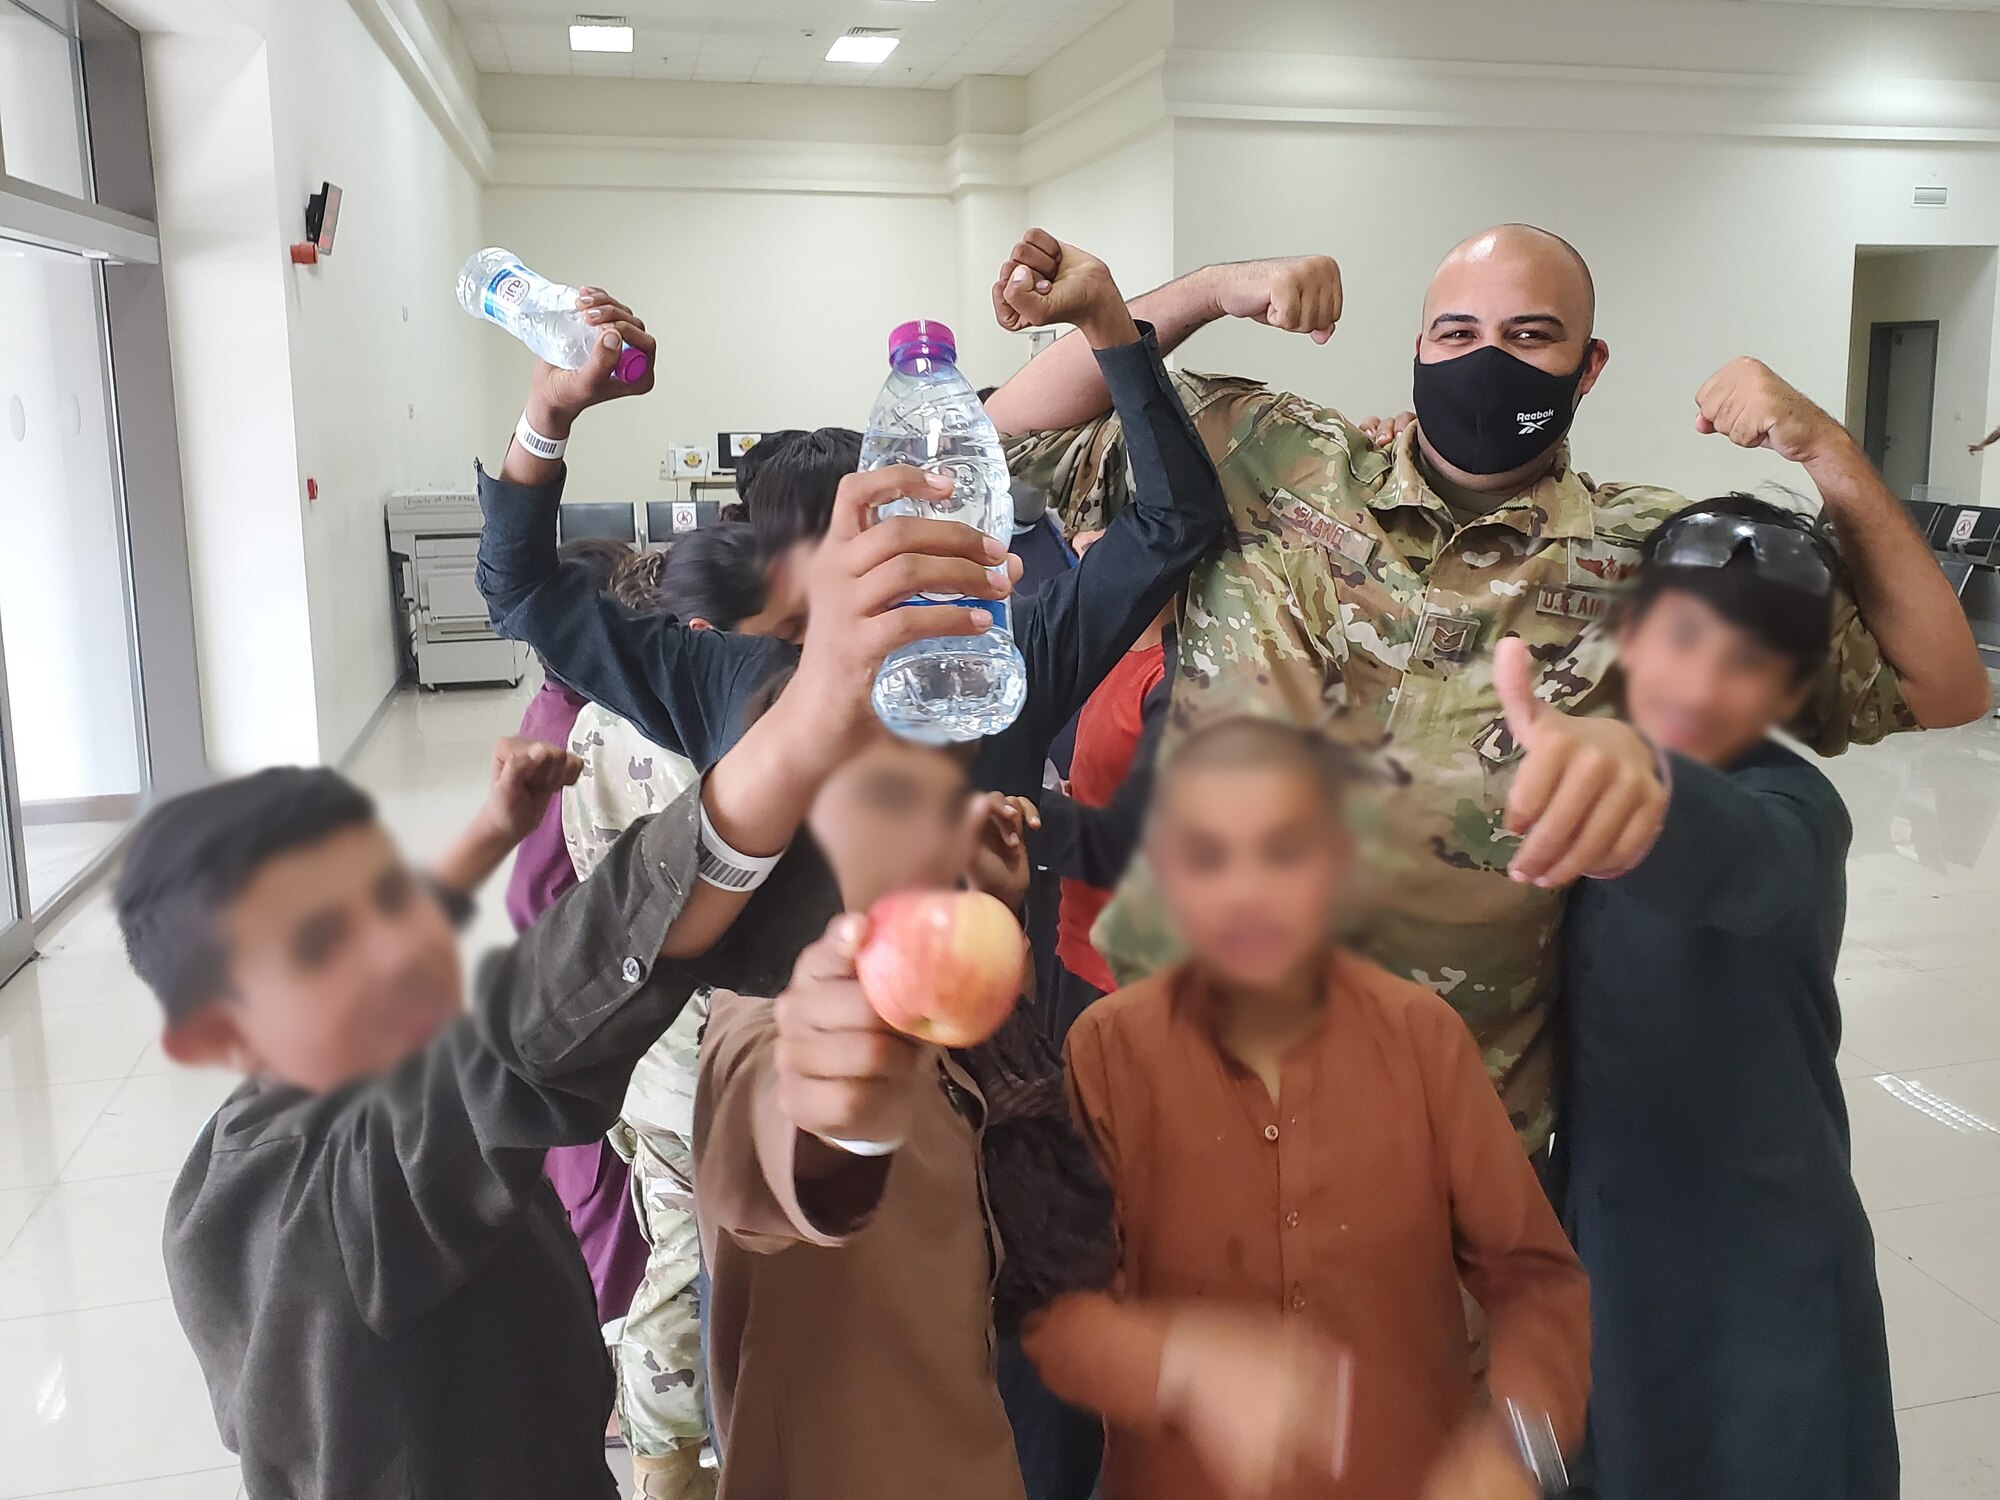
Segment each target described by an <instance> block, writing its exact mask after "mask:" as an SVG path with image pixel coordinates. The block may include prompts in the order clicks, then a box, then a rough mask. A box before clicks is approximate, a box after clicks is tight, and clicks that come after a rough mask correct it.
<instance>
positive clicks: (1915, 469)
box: [1861, 320, 1938, 500]
mask: <svg viewBox="0 0 2000 1500" xmlns="http://www.w3.org/2000/svg"><path fill="white" fill-rule="evenodd" d="M1937 357H1938V325H1937V323H1936V321H1935V320H1932V321H1929V322H1922V323H1876V324H1873V325H1871V327H1870V331H1869V337H1868V399H1867V414H1866V418H1865V420H1864V423H1863V428H1862V438H1861V446H1862V447H1863V448H1864V449H1865V450H1866V451H1867V454H1868V457H1869V459H1870V460H1871V461H1872V462H1873V463H1874V465H1875V467H1876V468H1877V469H1879V470H1881V472H1882V477H1883V479H1884V480H1886V481H1887V482H1888V485H1889V488H1890V489H1891V490H1893V491H1894V492H1895V494H1896V495H1897V497H1898V498H1899V499H1903V500H1908V499H1909V498H1910V497H1911V495H1912V494H1913V493H1914V492H1915V489H1916V486H1918V485H1928V484H1929V483H1930V478H1931V420H1932V412H1933V410H1934V408H1935V403H1936V398H1937Z"/></svg>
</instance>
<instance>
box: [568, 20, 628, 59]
mask: <svg viewBox="0 0 2000 1500" xmlns="http://www.w3.org/2000/svg"><path fill="white" fill-rule="evenodd" d="M569 50H570V51H572V52H630V51H631V50H632V27H631V24H630V23H629V22H628V21H627V20H626V19H625V18H624V17H623V16H578V17H577V18H576V20H575V21H574V22H573V23H572V24H571V26H570V28H569Z"/></svg>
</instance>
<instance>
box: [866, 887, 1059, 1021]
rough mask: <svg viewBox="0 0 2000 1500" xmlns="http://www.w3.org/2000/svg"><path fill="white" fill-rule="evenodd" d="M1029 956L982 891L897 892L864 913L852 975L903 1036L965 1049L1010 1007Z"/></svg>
mask: <svg viewBox="0 0 2000 1500" xmlns="http://www.w3.org/2000/svg"><path fill="white" fill-rule="evenodd" d="M1027 955H1028V944H1027V939H1026V938H1025V937H1023V936H1022V934H1021V924H1020V923H1019V922H1017V921H1016V920H1015V919H1014V914H1013V913H1012V912H1010V911H1009V910H1007V907H1006V905H1005V904H1004V903H1003V902H1000V901H998V900H996V899H994V898H993V897H992V896H989V895H987V894H986V893H985V892H984V891H897V892H894V893H892V894H890V895H887V896H884V897H883V898H882V899H881V900H880V901H877V902H876V903H875V904H874V905H873V906H872V907H870V908H869V910H868V941H867V942H866V943H864V944H863V945H862V947H861V951H860V953H858V954H856V955H855V959H854V970H855V973H856V974H857V975H858V976H859V977H860V980H861V993H862V994H864V995H866V996H867V997H868V1003H869V1004H870V1005H872V1006H874V1007H875V1013H876V1014H877V1015H878V1016H880V1017H881V1018H882V1019H883V1020H884V1021H886V1022H887V1023H888V1024H889V1025H891V1026H893V1027H895V1028H896V1030H898V1031H900V1032H902V1033H903V1034H904V1035H905V1036H913V1037H915V1038H917V1039H918V1040H919V1041H925V1042H936V1043H938V1044H939V1045H940V1046H945V1047H971V1046H975V1045H977V1044H978V1043H980V1042H983V1041H985V1040H986V1039H987V1038H988V1037H990V1036H991V1035H993V1033H994V1032H996V1031H998V1030H999V1029H1000V1023H1001V1022H1002V1021H1004V1020H1006V1019H1007V1015H1008V1013H1009V1012H1010V1011H1012V1010H1013V1008H1014V1003H1015V1001H1017V1000H1018V999H1019V998H1020V995H1021V976H1022V970H1023V968H1024V966H1025V965H1026V963H1027Z"/></svg>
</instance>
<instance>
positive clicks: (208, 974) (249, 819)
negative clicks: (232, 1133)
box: [113, 766, 375, 1022]
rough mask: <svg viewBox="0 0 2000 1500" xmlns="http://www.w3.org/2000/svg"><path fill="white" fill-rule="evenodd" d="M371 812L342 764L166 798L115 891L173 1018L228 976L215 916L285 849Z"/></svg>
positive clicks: (138, 836) (131, 942) (256, 776)
mask: <svg viewBox="0 0 2000 1500" xmlns="http://www.w3.org/2000/svg"><path fill="white" fill-rule="evenodd" d="M374 820H375V804H374V803H373V802H372V801H371V800H369V797H368V794H367V793H366V792H364V791H362V790H361V789H360V788H359V787H357V786H355V785H354V784H353V783H352V782H350V781H348V780H347V779H346V778H345V777H344V776H342V775H340V774H339V773H338V772H337V771H330V770H327V769H325V768H323V767H321V768H315V769H312V770H306V769H303V768H301V767H298V766H278V767H274V768H273V769H271V770H267V771H257V772H254V773H253V774H251V775H249V776H239V777H237V778H235V779H234V780H232V781H224V782H219V783H217V784H216V785H214V786H210V787H203V788H202V789H201V790H199V791H193V792H187V793H184V794H183V795H181V796H178V797H173V798H170V799H169V800H167V801H165V802H162V803H161V804H160V805H159V806H157V807H155V808H154V809H153V810H152V811H151V812H149V813H147V814H146V815H145V816H144V817H143V818H141V819H140V820H139V823H138V826H137V827H136V828H134V829H133V830H132V839H131V842H130V843H129V844H128V845H127V846H126V850H125V858H124V865H123V868H122V869H121V870H120V872H119V875H118V888H117V891H116V893H115V895H114V897H113V899H114V902H115V904H116V906H117V909H118V927H119V931H120V932H121V933H122V934H123V935H124V939H125V954H126V957H127V958H128V959H130V960H131V964H132V968H133V970H134V972H136V973H137V974H138V976H139V977H140V978H141V979H143V980H145V981H146V984H147V986H148V987H149V988H150V989H151V990H152V991H153V993H154V994H155V995H156V996H158V997H159V1001H160V1005H161V1008H162V1009H164V1010H165V1011H166V1013H167V1019H168V1021H170V1022H176V1021H181V1020H185V1019H186V1018H187V1017H188V1016H190V1015H192V1014H193V1013H194V1012H195V1011H196V1010H198V1009H200V1008H201V1007H202V1006H203V1005H205V1004H207V1003H208V1002H209V1001H210V1000H213V999H214V998H215V997H216V996H217V995H218V994H219V993H220V992H221V991H222V990H223V988H224V987H225V986H226V985H227V983H228V955H227V954H225V953H224V952H223V950H222V943H221V940H220V938H219V937H218V936H217V934H216V926H215V924H216V916H217V914H218V913H219V912H221V910H222V909H223V908H224V907H226V906H227V905H229V903H230V902H231V901H233V900H235V899H236V897H237V896H238V895H239V894H241V892H242V891H243V888H244V887H245V886H247V885H248V884H249V883H250V881H251V880H252V878H253V877H255V875H256V874H257V872H258V871H259V870H261V869H263V867H264V866H265V865H267V864H269V863H270V862H271V861H272V860H274V859H276V858H277V857H278V856H279V855H281V854H289V853H291V852H292V851H293V850H295V849H303V848H305V847H307V846H308V845H311V844H316V843H318V842H319V841H320V840H321V839H324V838H326V837H327V836H329V835H330V834H334V833H337V832H339V831H340V830H341V829H344V828H351V827H354V826H356V825H358V824H363V823H372V822H374Z"/></svg>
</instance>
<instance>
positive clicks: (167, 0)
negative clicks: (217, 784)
mask: <svg viewBox="0 0 2000 1500" xmlns="http://www.w3.org/2000/svg"><path fill="white" fill-rule="evenodd" d="M121 9H123V10H124V11H125V13H126V15H127V17H128V19H131V20H132V21H133V22H134V23H135V24H137V25H139V26H140V27H141V28H142V29H144V30H146V31H147V38H146V75H147V93H148V104H149V108H150V110H151V113H152V130H153V146H154V156H155V168H156V176H157V179H158V185H159V194H160V231H161V251H162V261H163V269H164V273H165V280H166V289H167V300H168V317H169V323H170V329H171V337H172V342H173V351H174V374H175V384H176V395H177V403H178V416H179V420H180V434H181V454H182V469H183V483H184V489H185V494H186V504H187V510H188V529H189V546H190V566H191V569H192V573H193V584H194V594H195V611H196V633H197V646H198V651H199V659H200V670H201V679H202V707H203V718H204V727H205V732H206V738H207V742H208V751H209V758H210V761H211V763H212V764H214V765H215V767H216V768H217V769H218V770H223V771H239V770H245V769H248V768H251V767H254V766H258V765H266V764H271V763H274V762H282V761H301V762H312V761H317V760H321V759H328V760H331V759H336V758H338V757H339V756H340V755H342V754H344V753H345V752H346V750H347V749H348V748H349V747H350V745H351V744H352V742H353V740H354V737H355V735H356V734H357V733H358V732H359V731H360V730H361V729H362V728H363V726H364V725H365V724H366V722H367V719H368V717H369V715H370V714H371V713H372V712H373V710H374V708H375V706H376V704H377V703H378V702H379V701H380V700H381V698H382V696H383V695H384V694H385V693H386V692H387V691H388V690H389V688H390V687H391V685H392V684H393V682H394V679H395V670H396V659H395V654H394V649H393V642H392V636H391V628H390V615H389V609H390V606H389V592H388V583H387V576H388V563H387V554H386V542H385V539H384V534H383V529H382V501H383V497H384V496H385V495H386V494H387V493H388V492H389V491H390V490H392V489H396V488H402V487H408V486H415V485H424V484H438V483H464V482H467V480H468V478H469V474H470V465H471V459H472V456H473V453H474V449H475V436H474V435H475V433H476V432H477V430H478V420H477V419H478V412H479V409H480V394H481V391H480V380H479V373H478V371H479V353H478V347H477V344H476V342H475V338H476V333H477V330H476V328H475V327H474V326H473V325H472V324H471V322H470V320H469V319H466V318H465V317H464V316H463V314H461V313H459V312H458V310H457V305H456V303H455V301H454V300H453V298H452V291H451V279H452V273H453V271H454V270H455V269H456V266H457V264H458V261H459V259H460V258H461V257H462V255H463V254H464V253H466V252H467V251H468V250H469V249H471V248H476V245H477V242H478V238H479V228H478V220H479V199H478V188H477V184H476V181H475V179H474V177H473V176H472V173H471V171H470V169H469V168H468V166H467V165H466V163H465V161H464V159H463V157H462V156H461V155H460V154H458V153H457V152H456V151H455V149H454V147H453V146H452V145H451V144H448V143H447V141H446V138H445V137H444V135H442V134H441V133H440V130H439V128H438V126H437V124H436V122H435V119H434V118H433V116H432V115H431V114H430V113H428V112H427V111H426V110H425V108H424V107H422V106H421V105H420V104H419V103H418V101H417V99H416V97H415V96H414V95H413V94H412V92H411V90H410V87H409V85H408V83H407V81H406V80H405V79H404V77H403V76H402V75H401V74H400V73H399V72H398V70H397V69H396V67H395V66H393V65H392V64H391V62H390V61H389V59H388V57H387V56H386V55H385V54H384V53H383V51H382V49H381V47H380V45H379V44H378V42H377V41H376V40H375V38H374V37H373V36H372V35H371V33H370V31H369V30H368V29H367V28H366V27H365V26H364V25H363V24H362V22H361V19H360V17H359V16H358V15H357V13H356V11H355V10H354V9H353V8H351V7H350V5H348V4H345V3H335V0H315V3H312V4H309V5H307V4H288V3H282V0H268V3H266V0H209V3H207V4H186V5H183V4H179V3H175V0H125V3H124V4H123V5H122V6H121ZM325 179H331V180H332V181H334V182H336V183H338V184H339V185H340V186H341V187H342V188H343V189H344V190H345V194H346V202H345V206H344V207H343V210H342V215H341V223H340V234H339V240H338V245H337V248H336V252H335V255H334V256H333V257H332V258H331V259H329V260H327V261H325V262H323V263H322V264H321V265H319V266H317V267H312V268H300V267H294V266H292V265H291V264H290V262H289V259H288V256H287V248H286V247H287V246H288V245H289V244H290V243H292V242H293V241H296V240H300V239H302V238H303V237H304V233H305V227H304V210H305V200H306V197H307V196H308V194H309V193H310V192H311V191H312V190H313V189H315V188H317V187H318V185H319V183H320V182H321V181H322V180H325ZM406 307H407V308H408V310H409V318H408V321H407V322H405V321H404V311H403V310H404V308H406ZM412 408H414V413H413V412H412ZM308 478H312V479H316V480H317V481H318V483H319V489H320V498H319V500H317V501H316V502H308V501H307V500H306V496H305V487H306V481H307V479H308Z"/></svg>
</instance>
